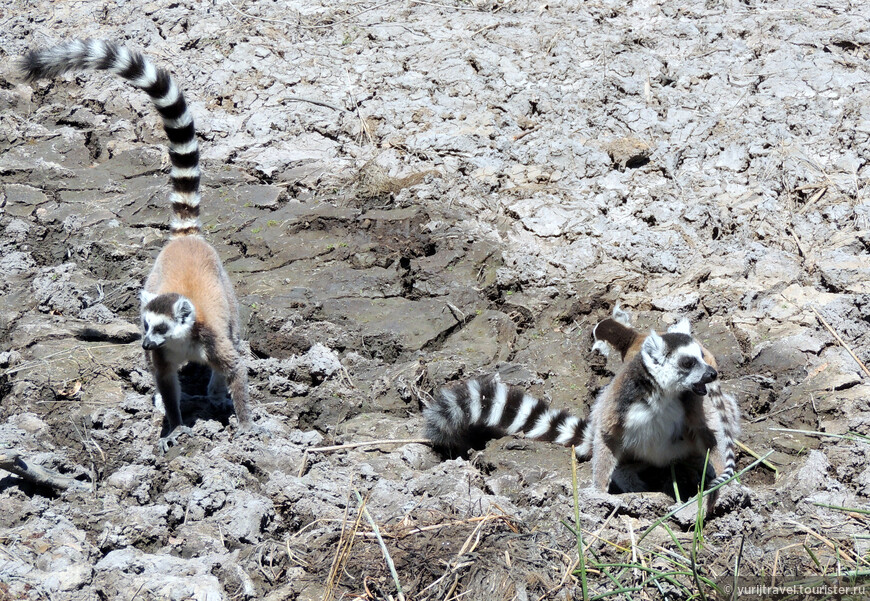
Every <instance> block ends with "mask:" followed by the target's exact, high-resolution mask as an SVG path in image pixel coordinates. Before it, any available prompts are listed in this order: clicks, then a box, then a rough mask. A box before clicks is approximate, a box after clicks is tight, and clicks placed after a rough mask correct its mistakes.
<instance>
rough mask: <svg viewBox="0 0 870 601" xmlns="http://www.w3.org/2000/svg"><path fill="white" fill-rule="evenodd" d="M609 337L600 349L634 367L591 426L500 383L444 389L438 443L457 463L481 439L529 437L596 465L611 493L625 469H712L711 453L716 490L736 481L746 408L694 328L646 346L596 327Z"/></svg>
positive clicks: (597, 408) (431, 434)
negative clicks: (709, 399)
mask: <svg viewBox="0 0 870 601" xmlns="http://www.w3.org/2000/svg"><path fill="white" fill-rule="evenodd" d="M609 322H614V323H615V324H616V325H617V326H619V327H618V328H617V327H616V326H614V325H613V324H611V323H609ZM605 324H606V325H605ZM605 331H610V332H613V334H612V335H609V336H602V337H600V338H598V340H600V341H602V342H606V343H608V344H612V345H613V346H614V347H616V348H617V349H619V350H620V351H621V352H622V353H623V355H624V356H625V357H626V361H625V363H624V364H623V366H622V368H621V369H620V370H619V372H618V373H617V374H616V376H615V377H614V379H613V381H612V382H611V383H610V384H609V385H608V386H607V387H606V388H605V389H604V390H602V392H601V394H600V395H599V396H598V399H597V400H596V401H595V404H594V406H593V408H592V412H591V414H590V417H589V418H588V419H587V420H581V419H579V418H577V417H575V416H572V415H570V414H569V413H568V412H567V411H559V410H555V409H551V408H549V407H548V406H547V404H546V403H544V402H543V401H540V400H538V399H535V398H533V397H531V396H529V395H527V394H525V392H524V391H523V390H522V389H521V388H519V387H516V386H507V385H505V384H503V383H502V382H501V381H500V380H499V378H498V376H497V375H496V376H489V377H483V378H476V379H473V380H469V381H467V382H462V383H459V384H456V385H453V386H450V387H446V388H443V389H442V390H441V391H440V392H439V393H438V394H437V395H436V397H435V399H434V401H433V402H432V403H431V404H430V405H429V406H428V407H427V408H426V409H425V411H424V416H425V419H426V434H427V436H428V438H429V439H430V440H432V442H433V443H434V445H435V447H436V448H438V449H440V450H441V451H442V452H444V453H445V454H448V455H456V454H462V453H464V452H466V451H467V450H468V449H469V448H470V447H471V446H472V445H473V444H474V443H475V442H477V440H478V438H479V436H480V434H481V431H484V435H485V436H487V437H489V438H492V437H494V436H504V435H507V434H518V433H520V432H522V433H524V434H525V435H526V436H527V437H528V438H532V439H535V440H543V441H550V442H556V443H558V444H561V445H564V446H574V447H575V448H576V452H577V455H578V456H580V457H588V456H589V455H591V456H592V471H593V483H594V485H595V486H596V487H597V488H598V489H600V490H604V491H607V490H609V489H610V488H611V486H610V485H611V480H612V479H613V478H614V470H615V468H616V467H617V464H620V463H625V464H645V465H652V466H655V467H665V466H668V465H671V464H672V463H674V462H678V461H682V460H685V459H690V458H695V459H698V458H699V459H701V460H703V458H704V457H705V456H706V454H707V452H708V451H709V452H710V457H711V463H712V465H713V467H714V469H715V470H716V472H717V477H716V478H715V479H714V480H712V482H710V483H709V484H708V487H712V486H715V485H718V484H720V483H721V482H723V481H724V480H726V479H727V478H729V477H730V476H731V475H732V474H733V472H734V452H733V436H734V435H735V433H736V431H737V427H738V426H737V406H736V402H735V401H734V398H733V397H731V396H729V395H725V394H723V393H722V392H721V390H720V388H719V385H718V382H716V379H717V377H718V373H717V371H716V367H715V360H714V359H713V357H712V355H710V353H709V352H708V351H706V349H704V348H703V347H702V346H701V345H700V344H699V343H698V342H697V341H696V340H695V339H694V338H692V336H691V334H690V328H689V324H688V321H685V320H684V321H682V322H680V323H679V324H678V325H677V326H675V327H672V328H671V330H670V331H669V332H667V333H665V334H662V335H659V334H657V333H656V332H654V331H651V332H650V333H649V334H648V335H647V336H643V335H641V334H640V333H639V332H636V331H635V330H633V329H631V328H629V327H627V326H626V325H624V324H622V323H620V322H618V321H616V320H614V319H609V320H605V322H602V324H599V326H598V327H596V332H598V333H599V334H603V332H605ZM611 341H612V342H611ZM708 393H713V394H711V396H715V397H716V399H715V400H713V403H714V405H715V411H706V410H705V408H704V406H703V405H704V397H705V396H706V395H708ZM720 405H721V407H720ZM717 415H718V416H721V417H717ZM614 484H616V487H617V488H618V489H621V490H623V491H626V490H639V489H643V488H644V485H643V483H642V482H638V481H637V480H632V479H629V480H622V481H615V480H614Z"/></svg>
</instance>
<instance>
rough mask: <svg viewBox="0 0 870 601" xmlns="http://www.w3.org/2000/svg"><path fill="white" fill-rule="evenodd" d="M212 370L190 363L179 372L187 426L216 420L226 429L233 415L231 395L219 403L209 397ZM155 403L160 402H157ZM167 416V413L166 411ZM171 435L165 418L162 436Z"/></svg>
mask: <svg viewBox="0 0 870 601" xmlns="http://www.w3.org/2000/svg"><path fill="white" fill-rule="evenodd" d="M210 378H211V369H210V368H209V367H208V366H206V365H199V364H198V363H188V364H187V365H185V366H184V367H182V368H181V370H180V371H179V372H178V380H179V382H180V383H181V419H182V422H183V424H184V425H185V426H188V427H191V428H192V427H193V426H194V425H195V424H196V422H198V421H199V420H216V421H218V422H220V423H221V425H222V426H224V427H226V426H227V425H228V424H229V422H230V416H231V415H233V412H234V410H233V401H232V399H231V398H230V395H229V393H226V394H224V398H223V399H221V400H220V401H218V402H215V401H214V400H213V399H211V398H209V396H208V381H209V379H210ZM155 403H159V401H157V400H155ZM164 414H165V411H164ZM168 433H169V422H168V421H167V420H166V417H165V416H164V418H163V427H162V429H161V431H160V436H161V437H164V436H166V435H167V434H168Z"/></svg>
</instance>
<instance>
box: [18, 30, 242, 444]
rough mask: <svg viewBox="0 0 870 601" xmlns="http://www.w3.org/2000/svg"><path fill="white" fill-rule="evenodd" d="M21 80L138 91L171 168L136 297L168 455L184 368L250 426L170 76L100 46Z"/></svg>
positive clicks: (223, 287)
mask: <svg viewBox="0 0 870 601" xmlns="http://www.w3.org/2000/svg"><path fill="white" fill-rule="evenodd" d="M19 68H20V71H21V73H22V75H23V76H24V78H25V80H27V81H33V80H36V79H41V78H49V77H57V76H59V75H61V74H63V73H66V72H68V71H74V70H84V69H96V70H107V71H112V72H113V73H115V74H117V75H119V76H120V77H122V78H124V79H126V80H128V81H129V82H130V83H131V84H132V85H133V86H135V87H137V88H140V89H142V90H144V91H145V92H146V93H147V94H148V96H149V97H150V98H151V102H152V103H153V104H154V107H155V108H156V109H157V112H158V113H160V117H161V118H162V119H163V129H164V130H165V132H166V136H167V138H168V139H169V159H170V162H171V163H172V169H171V171H170V182H171V183H172V193H171V194H170V197H169V200H170V202H171V203H172V213H173V215H172V221H171V223H170V227H169V231H170V238H171V239H170V241H169V242H168V243H167V244H166V246H164V247H163V250H162V251H161V252H160V254H159V255H158V256H157V261H156V262H155V263H154V267H153V268H152V269H151V273H150V274H149V275H148V279H147V280H146V282H145V287H144V288H143V289H142V292H141V295H140V296H141V316H142V328H143V336H142V348H143V349H144V350H145V357H146V360H147V362H148V365H149V367H150V368H151V372H152V373H153V374H154V380H155V383H156V385H157V390H158V391H159V392H160V395H161V396H162V398H163V404H164V406H165V408H166V419H167V422H168V431H167V432H166V435H165V436H163V437H162V438H161V439H160V448H161V450H163V451H164V452H165V451H166V450H167V449H168V448H169V447H171V446H173V445H174V444H176V441H177V437H178V435H179V434H180V433H182V432H189V429H188V428H186V427H185V426H184V425H183V420H182V417H181V405H180V400H181V387H180V384H179V381H178V370H179V369H180V368H181V367H182V366H183V365H184V364H185V363H187V362H188V361H193V362H196V363H202V364H206V365H208V366H209V367H210V368H211V372H212V375H211V380H210V381H209V385H208V392H209V396H211V397H212V398H225V397H224V395H225V394H226V392H227V388H229V392H230V396H231V397H232V399H233V405H234V406H235V411H236V415H237V417H238V420H239V424H240V425H241V426H242V427H248V426H249V425H250V421H251V416H250V411H249V408H248V374H247V370H246V368H245V365H244V363H243V361H242V357H241V354H240V349H239V345H240V338H239V307H238V302H237V301H236V296H235V294H234V293H233V287H232V284H231V283H230V280H229V277H227V273H226V271H225V270H224V268H223V265H222V264H221V260H220V258H219V257H218V254H217V252H215V250H214V248H212V247H211V245H210V244H208V242H206V241H205V240H204V239H203V238H202V229H201V225H200V222H199V201H200V193H199V179H200V170H199V146H198V144H197V140H196V131H195V129H194V126H193V117H192V115H191V114H190V111H189V110H188V108H187V104H186V103H185V101H184V96H183V95H182V93H181V90H180V89H179V88H178V86H177V85H176V83H175V81H174V79H173V78H172V76H171V75H170V74H169V72H168V71H167V70H165V69H162V68H157V67H155V66H154V65H153V64H152V63H151V62H150V61H149V60H148V59H147V58H145V57H144V56H143V55H142V54H140V53H138V52H135V51H132V50H128V49H127V48H125V47H123V46H119V45H117V44H115V43H113V42H108V41H103V40H75V41H71V42H67V43H64V44H61V45H58V46H55V47H52V48H46V49H41V50H32V51H30V52H29V53H27V54H26V55H25V56H24V58H23V59H22V60H21V61H20V63H19Z"/></svg>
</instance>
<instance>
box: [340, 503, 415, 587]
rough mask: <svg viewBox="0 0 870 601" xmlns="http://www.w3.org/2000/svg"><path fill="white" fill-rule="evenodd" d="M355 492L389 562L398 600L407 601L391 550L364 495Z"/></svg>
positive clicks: (361, 510) (385, 558)
mask: <svg viewBox="0 0 870 601" xmlns="http://www.w3.org/2000/svg"><path fill="white" fill-rule="evenodd" d="M353 492H354V494H356V498H357V502H358V503H359V512H360V514H361V515H363V514H364V515H365V516H366V519H367V520H368V522H369V525H370V526H371V527H372V530H373V531H374V533H375V537H376V538H377V539H378V544H379V545H380V546H381V552H382V553H383V554H384V561H386V562H387V568H388V569H389V570H390V575H392V577H393V582H395V584H396V591H397V593H398V599H399V601H405V593H403V592H402V583H401V582H400V581H399V573H398V572H396V564H394V563H393V558H392V557H391V556H390V550H389V549H387V544H386V543H385V542H384V539H383V538H381V531H380V530H379V529H378V525H377V523H376V522H375V519H374V518H373V517H372V514H370V513H369V510H368V509H366V504H365V501H364V500H363V498H362V495H361V494H359V491H358V490H354V491H353Z"/></svg>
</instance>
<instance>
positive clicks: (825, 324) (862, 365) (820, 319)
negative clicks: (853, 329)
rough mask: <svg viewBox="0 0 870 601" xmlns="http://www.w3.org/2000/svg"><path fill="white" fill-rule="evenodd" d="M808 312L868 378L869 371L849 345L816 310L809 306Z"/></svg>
mask: <svg viewBox="0 0 870 601" xmlns="http://www.w3.org/2000/svg"><path fill="white" fill-rule="evenodd" d="M810 310H811V311H812V312H813V313H815V314H816V317H817V318H818V319H819V321H820V322H822V325H823V326H825V328H827V330H828V331H829V332H830V333H831V335H832V336H833V337H834V338H836V339H837V342H839V343H840V346H842V347H843V348H844V349H846V352H847V353H849V354H850V355H851V356H852V359H854V360H855V363H857V364H858V366H859V367H860V368H861V369H862V370H863V371H864V373H865V374H866V375H867V377H870V370H868V369H867V366H866V365H864V364H863V363H862V362H861V360H860V359H859V358H858V355H856V354H855V353H854V352H852V349H851V348H850V347H849V345H848V344H846V343H845V342H843V339H842V338H840V335H839V334H837V333H836V332H835V331H834V328H832V327H831V324H829V323H828V322H827V320H826V319H825V318H824V317H822V314H821V313H819V312H818V311H816V308H815V307H813V306H812V305H810Z"/></svg>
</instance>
